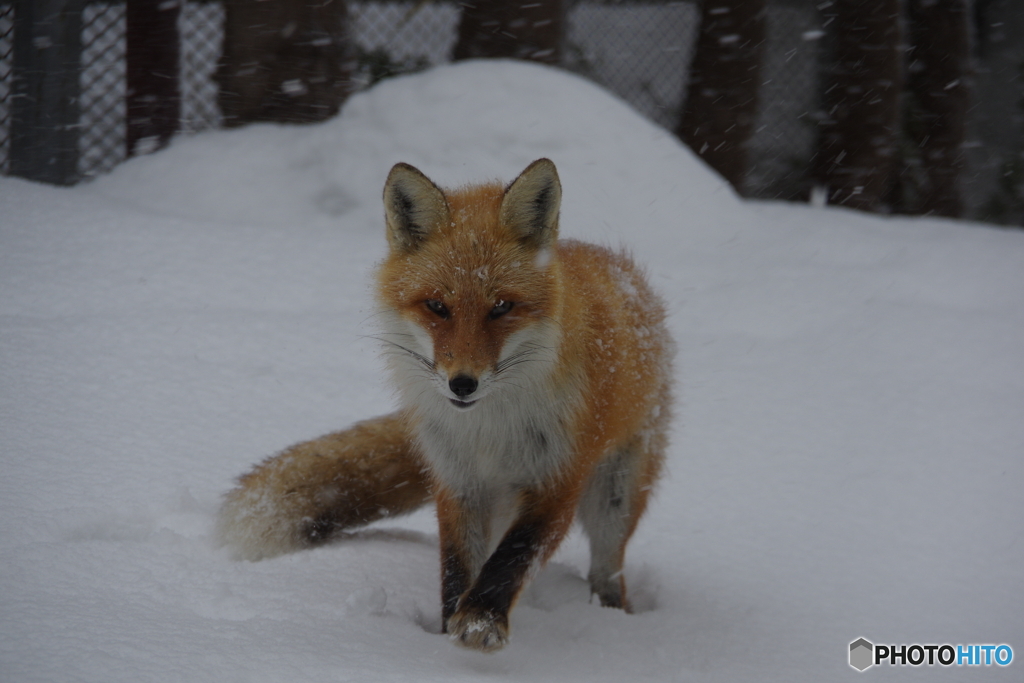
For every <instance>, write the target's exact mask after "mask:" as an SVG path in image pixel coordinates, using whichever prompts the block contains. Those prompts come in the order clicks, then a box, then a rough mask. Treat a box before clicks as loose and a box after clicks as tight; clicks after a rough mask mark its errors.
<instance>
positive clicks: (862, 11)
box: [815, 0, 903, 212]
mask: <svg viewBox="0 0 1024 683" xmlns="http://www.w3.org/2000/svg"><path fill="white" fill-rule="evenodd" d="M900 4H901V2H900V0H835V2H834V4H833V5H831V6H830V7H828V8H827V9H826V10H825V12H826V16H829V17H830V18H832V19H833V21H832V23H831V25H830V26H829V28H830V30H831V32H830V38H831V45H832V48H833V51H834V52H833V58H832V60H831V64H829V66H828V67H827V68H826V72H825V81H826V82H825V95H824V98H823V107H824V111H825V118H824V119H823V120H822V121H821V122H820V126H821V129H820V136H819V140H818V153H817V155H816V157H815V175H816V176H817V178H818V180H819V182H822V183H824V184H825V186H826V187H827V188H828V191H829V202H831V203H834V204H842V205H845V206H850V207H854V208H858V209H864V210H867V211H878V212H880V211H885V210H886V209H887V206H886V205H885V197H886V195H887V193H888V192H889V190H890V188H891V187H892V184H893V182H894V177H895V173H896V162H897V160H898V158H899V154H898V152H899V145H900V140H901V138H902V129H901V128H902V127H901V123H902V119H901V112H900V101H901V97H900V93H901V90H902V85H903V76H902V73H903V49H902V48H903V46H902V43H901V31H900Z"/></svg>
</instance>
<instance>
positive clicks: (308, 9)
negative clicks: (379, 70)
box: [217, 0, 353, 126]
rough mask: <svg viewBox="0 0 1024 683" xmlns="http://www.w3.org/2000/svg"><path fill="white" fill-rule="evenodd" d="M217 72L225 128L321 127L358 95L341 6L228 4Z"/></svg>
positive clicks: (297, 1) (267, 1)
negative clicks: (261, 124)
mask: <svg viewBox="0 0 1024 683" xmlns="http://www.w3.org/2000/svg"><path fill="white" fill-rule="evenodd" d="M224 4H225V10H226V12H225V18H224V49H223V54H222V56H221V61H220V64H219V65H218V68H217V82H218V83H219V85H220V94H219V96H218V103H219V104H220V108H221V113H222V114H223V115H224V125H225V126H240V125H242V124H244V123H248V122H251V121H281V122H294V123H302V122H309V121H322V120H324V119H327V118H330V117H331V116H333V115H334V114H336V113H337V112H338V110H339V109H340V108H341V105H342V103H343V102H344V101H345V98H346V97H347V96H348V94H349V92H350V89H351V74H352V69H353V63H352V58H351V52H352V51H351V43H350V40H349V20H348V11H347V8H346V5H345V3H344V2H342V1H341V0H335V1H334V2H320V1H313V0H263V1H262V2H252V0H227V1H226V2H225V3H224Z"/></svg>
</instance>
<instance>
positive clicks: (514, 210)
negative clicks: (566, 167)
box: [501, 159, 562, 249]
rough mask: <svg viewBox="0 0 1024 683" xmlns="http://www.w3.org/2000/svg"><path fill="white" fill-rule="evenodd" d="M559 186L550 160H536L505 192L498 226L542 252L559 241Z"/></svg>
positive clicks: (560, 197)
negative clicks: (513, 233) (513, 232)
mask: <svg viewBox="0 0 1024 683" xmlns="http://www.w3.org/2000/svg"><path fill="white" fill-rule="evenodd" d="M561 203H562V185H561V183H559V182H558V171H556V170H555V165H554V164H553V163H552V162H551V160H550V159H537V161H535V162H533V163H532V164H530V165H529V166H527V167H526V170H525V171H523V172H522V173H520V174H519V177H518V178H516V179H515V180H513V181H512V182H511V183H510V184H509V186H508V187H507V188H505V198H504V199H502V200H501V222H502V224H504V225H506V226H508V227H510V228H512V230H514V231H515V232H516V233H517V234H518V235H519V237H520V239H522V240H523V242H525V243H526V244H529V245H530V246H533V247H536V248H538V249H543V248H544V247H548V246H551V245H552V244H554V242H555V240H556V239H558V208H559V206H561Z"/></svg>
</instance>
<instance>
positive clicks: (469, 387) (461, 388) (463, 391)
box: [448, 375, 477, 398]
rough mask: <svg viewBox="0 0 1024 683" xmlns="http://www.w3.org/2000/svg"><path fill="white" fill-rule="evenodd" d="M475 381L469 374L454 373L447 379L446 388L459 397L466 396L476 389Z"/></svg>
mask: <svg viewBox="0 0 1024 683" xmlns="http://www.w3.org/2000/svg"><path fill="white" fill-rule="evenodd" d="M476 386H477V382H476V380H475V379H473V378H472V377H470V376H469V375H456V376H455V377H452V378H451V379H450V380H448V388H449V389H451V390H452V393H453V394H455V395H456V396H458V397H459V398H466V397H467V396H469V395H470V394H472V393H473V392H474V391H476Z"/></svg>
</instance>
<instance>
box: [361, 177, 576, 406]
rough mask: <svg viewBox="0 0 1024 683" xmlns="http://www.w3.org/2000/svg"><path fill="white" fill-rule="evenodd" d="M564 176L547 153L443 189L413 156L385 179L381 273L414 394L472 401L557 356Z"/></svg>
mask: <svg viewBox="0 0 1024 683" xmlns="http://www.w3.org/2000/svg"><path fill="white" fill-rule="evenodd" d="M561 193H562V190H561V185H560V184H559V182H558V173H557V172H556V171H555V165H554V164H553V163H551V161H549V160H548V159H538V160H537V161H535V162H533V163H532V164H530V165H529V166H528V167H527V168H526V170H524V171H523V172H522V173H521V174H520V175H519V177H518V178H516V179H515V180H514V181H512V182H511V183H510V184H509V185H508V186H506V187H502V186H501V185H500V184H497V183H494V184H487V185H477V186H470V187H466V188H462V189H459V190H455V191H445V190H442V189H440V188H439V187H437V186H436V185H435V184H434V183H433V182H431V181H430V180H429V179H428V178H427V177H426V176H425V175H423V174H422V173H421V172H420V171H418V170H416V169H415V168H413V167H412V166H409V165H408V164H397V165H396V166H395V167H394V168H392V169H391V173H390V174H389V175H388V179H387V182H386V183H385V185H384V216H385V220H386V224H387V238H388V243H389V245H390V250H389V254H388V257H387V258H386V259H385V261H384V263H383V264H382V265H381V267H380V269H379V271H378V274H377V284H378V301H379V303H380V304H381V308H382V311H383V316H384V322H385V325H384V327H385V332H384V334H383V335H382V337H381V338H382V339H383V340H384V341H385V343H386V351H387V352H388V358H389V364H390V365H391V368H392V370H393V371H394V372H395V373H396V375H397V376H398V379H399V384H400V385H401V386H400V390H401V391H403V392H410V393H409V394H408V398H409V399H410V400H415V401H429V402H443V403H450V405H451V406H453V407H454V409H457V410H465V409H468V408H471V407H473V406H474V405H476V404H477V402H478V401H484V400H495V399H493V398H489V397H490V396H492V395H495V394H499V395H500V394H502V393H506V392H505V389H504V387H508V386H518V387H523V386H524V384H525V383H528V382H527V380H529V378H530V377H536V376H537V372H536V371H538V370H540V369H541V366H543V365H545V361H547V362H552V360H553V358H554V356H555V355H556V354H557V350H556V348H555V347H556V346H557V340H558V335H559V334H560V330H558V327H557V324H556V323H554V320H556V319H557V317H558V311H557V310H556V309H557V308H558V307H559V306H560V296H559V294H558V292H559V286H560V281H561V274H560V269H559V263H558V259H557V255H556V241H557V238H558V210H559V204H560V202H561Z"/></svg>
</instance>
